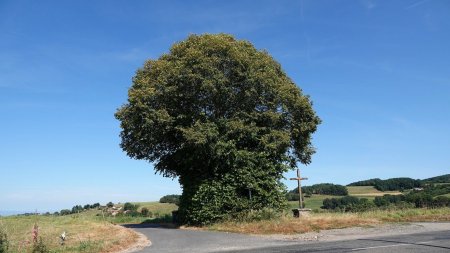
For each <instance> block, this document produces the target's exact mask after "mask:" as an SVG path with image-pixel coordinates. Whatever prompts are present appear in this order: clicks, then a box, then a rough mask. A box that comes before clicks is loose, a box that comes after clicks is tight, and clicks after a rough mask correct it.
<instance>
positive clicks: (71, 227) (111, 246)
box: [0, 210, 138, 252]
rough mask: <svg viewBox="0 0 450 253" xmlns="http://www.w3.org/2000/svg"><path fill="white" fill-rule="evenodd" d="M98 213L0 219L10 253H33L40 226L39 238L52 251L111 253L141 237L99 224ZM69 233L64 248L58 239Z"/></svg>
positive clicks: (109, 225)
mask: <svg viewBox="0 0 450 253" xmlns="http://www.w3.org/2000/svg"><path fill="white" fill-rule="evenodd" d="M97 213H98V211H96V210H95V211H94V210H90V211H87V212H83V213H79V214H72V215H65V216H42V215H32V216H8V217H1V218H0V226H1V227H2V228H3V230H4V231H5V232H6V233H7V235H8V240H9V243H10V250H11V252H30V250H31V248H32V244H33V242H32V241H33V235H32V229H33V226H34V224H37V225H38V226H39V236H40V237H42V240H43V242H44V243H45V245H46V246H47V247H48V248H49V249H50V250H51V252H112V251H117V250H121V249H125V248H126V247H127V246H129V245H131V244H133V243H134V242H136V240H137V239H138V235H137V234H136V233H134V232H133V231H131V230H128V229H125V228H123V227H121V226H116V225H113V224H111V223H109V222H106V221H100V220H99V219H98V218H97V216H95V215H96V214H97ZM64 231H65V232H66V236H67V237H66V242H65V245H64V246H62V245H60V239H59V236H60V234H61V233H62V232H64Z"/></svg>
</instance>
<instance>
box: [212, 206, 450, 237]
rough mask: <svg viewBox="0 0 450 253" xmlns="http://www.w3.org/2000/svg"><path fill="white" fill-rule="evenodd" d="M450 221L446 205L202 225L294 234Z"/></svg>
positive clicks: (258, 232)
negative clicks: (444, 206)
mask: <svg viewBox="0 0 450 253" xmlns="http://www.w3.org/2000/svg"><path fill="white" fill-rule="evenodd" d="M420 221H450V208H437V209H412V208H411V209H404V210H376V211H369V212H361V213H311V214H309V215H305V216H302V217H300V218H293V217H292V214H290V213H285V214H284V215H283V216H282V217H280V218H274V219H271V220H263V221H246V222H237V221H224V222H220V223H216V224H213V225H210V226H208V227H206V228H205V229H209V230H216V231H224V232H235V233H246V234H297V233H306V232H313V231H320V230H326V229H337V228H346V227H355V226H357V227H366V226H375V225H378V224H382V223H388V222H420Z"/></svg>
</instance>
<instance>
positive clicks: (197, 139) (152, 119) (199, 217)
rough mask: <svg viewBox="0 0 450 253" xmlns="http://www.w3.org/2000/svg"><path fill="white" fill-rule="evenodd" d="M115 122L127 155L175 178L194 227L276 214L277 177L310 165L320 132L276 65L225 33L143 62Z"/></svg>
mask: <svg viewBox="0 0 450 253" xmlns="http://www.w3.org/2000/svg"><path fill="white" fill-rule="evenodd" d="M116 118H117V119H118V120H119V121H120V122H121V128H122V132H121V134H120V136H121V140H122V142H121V147H122V149H123V150H124V151H125V152H126V153H127V154H128V156H130V157H132V158H135V159H142V160H147V161H149V162H151V163H154V168H155V170H156V171H157V172H160V173H161V174H162V175H164V176H167V177H173V178H176V177H177V178H178V180H179V182H180V184H181V186H182V188H183V193H182V196H181V198H180V208H179V212H180V213H179V217H180V219H181V221H182V222H185V223H193V224H205V223H208V222H213V221H215V220H217V219H221V218H223V217H224V216H226V215H233V214H237V213H240V212H242V211H246V210H249V209H260V208H275V209H279V208H282V207H283V205H284V204H285V197H284V194H283V191H284V186H283V185H282V183H281V182H280V180H281V179H282V177H283V175H282V174H283V172H286V171H287V170H289V169H290V168H294V167H295V166H296V163H297V162H300V163H303V164H309V163H310V162H311V155H312V154H313V153H314V148H313V146H312V144H311V135H312V134H313V133H314V132H315V131H316V128H317V125H318V124H319V123H320V119H319V118H318V117H317V116H316V114H315V112H314V110H313V108H312V102H311V100H310V99H309V97H308V96H306V95H304V94H303V93H302V91H301V90H300V88H299V87H298V86H296V84H295V83H294V82H293V81H292V80H291V79H290V78H289V77H288V76H287V75H286V73H285V72H284V71H283V70H282V68H281V66H280V64H279V63H278V62H276V61H275V60H274V59H273V58H272V57H271V56H270V55H269V54H268V53H267V52H266V51H260V50H257V49H255V47H254V46H253V45H252V44H251V43H250V42H248V41H244V40H236V39H235V38H234V37H233V36H231V35H226V34H217V35H213V34H204V35H190V36H189V37H188V38H187V39H186V40H184V41H181V42H179V43H176V44H174V45H173V46H172V47H171V49H170V52H169V53H167V54H164V55H162V56H161V57H159V58H158V59H156V60H148V61H146V62H145V64H144V66H143V67H142V68H140V69H138V70H137V72H136V75H135V77H134V78H133V84H132V86H131V88H130V89H129V92H128V102H127V103H126V104H125V105H123V106H122V107H121V108H119V110H118V111H117V112H116ZM249 191H251V193H252V199H251V200H250V198H249Z"/></svg>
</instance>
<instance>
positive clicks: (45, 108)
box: [0, 0, 450, 211]
mask: <svg viewBox="0 0 450 253" xmlns="http://www.w3.org/2000/svg"><path fill="white" fill-rule="evenodd" d="M220 32H223V33H230V34H233V35H234V36H236V37H237V38H239V39H245V40H249V41H251V42H252V43H253V44H254V45H255V47H257V48H258V49H266V50H267V51H268V52H269V53H270V54H271V55H272V56H273V57H274V58H275V59H276V60H277V61H279V62H280V63H281V65H282V66H283V68H284V69H285V71H286V72H287V74H288V75H289V76H290V77H291V78H292V79H293V80H294V81H295V82H296V83H297V84H298V85H299V86H300V87H301V88H302V89H303V90H304V92H305V93H306V94H308V95H310V96H311V98H312V100H313V101H314V108H315V109H316V111H317V113H318V115H319V116H320V117H321V118H322V120H323V123H322V125H320V127H319V129H318V131H317V133H316V134H315V135H314V145H315V146H316V148H317V154H316V155H315V156H314V157H313V162H312V164H311V165H309V166H307V167H302V168H303V175H304V176H307V177H309V178H310V179H309V180H308V181H305V182H304V183H305V184H314V183H321V182H332V183H339V184H347V183H350V182H352V181H356V180H363V179H368V178H374V177H380V178H389V177H400V176H406V177H412V178H426V177H431V176H437V175H441V174H446V173H449V172H450V134H449V131H450V1H446V0H442V1H439V0H435V1H433V0H429V1H427V0H404V1H370V0H355V1H348V0H341V1H333V0H327V1H320V0H310V1H306V0H305V1H287V0H286V1H256V0H255V1H158V2H157V1H31V0H30V1H20V0H17V1H16V0H14V1H13V0H11V1H8V0H0V116H1V118H0V210H21V211H30V210H35V209H37V210H38V211H46V210H59V209H62V208H71V207H72V206H73V205H76V204H87V203H94V202H100V203H106V202H108V201H113V202H119V201H121V202H124V201H152V200H158V199H159V198H160V197H161V196H163V195H165V194H173V193H180V192H181V189H180V187H179V185H178V182H177V180H171V179H168V178H163V177H162V176H160V175H155V174H154V171H153V167H152V165H151V164H148V163H146V162H143V161H137V160H131V159H129V158H128V157H127V156H126V154H125V153H123V152H122V150H121V149H120V147H119V142H120V139H119V132H120V128H119V122H118V121H117V120H115V118H114V112H115V111H116V109H117V108H118V107H119V106H121V105H122V104H123V103H125V102H126V99H127V90H128V88H129V87H130V84H131V78H132V77H133V75H134V72H135V71H136V69H137V68H139V67H140V66H142V65H143V63H144V61H145V60H146V59H149V58H157V57H159V56H160V55H161V54H163V53H165V52H167V51H168V49H169V47H170V46H171V45H172V44H173V43H174V42H177V41H180V40H183V39H185V38H186V37H187V36H188V35H189V34H192V33H196V34H199V33H220ZM293 175H294V172H290V173H288V174H287V175H286V177H291V176H293ZM286 184H287V185H288V187H289V188H293V187H294V185H295V182H292V181H286Z"/></svg>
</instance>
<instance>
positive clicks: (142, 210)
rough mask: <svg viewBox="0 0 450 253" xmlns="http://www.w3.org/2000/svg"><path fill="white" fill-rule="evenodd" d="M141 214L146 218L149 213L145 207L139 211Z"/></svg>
mask: <svg viewBox="0 0 450 253" xmlns="http://www.w3.org/2000/svg"><path fill="white" fill-rule="evenodd" d="M141 214H142V216H145V217H148V216H149V214H150V211H149V210H148V208H147V207H143V208H142V209H141Z"/></svg>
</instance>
